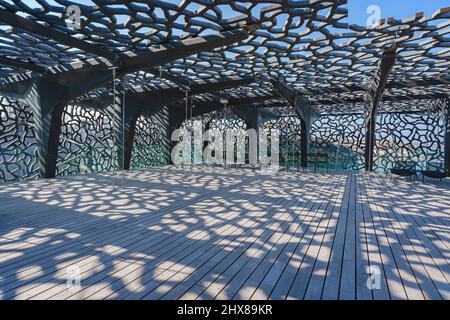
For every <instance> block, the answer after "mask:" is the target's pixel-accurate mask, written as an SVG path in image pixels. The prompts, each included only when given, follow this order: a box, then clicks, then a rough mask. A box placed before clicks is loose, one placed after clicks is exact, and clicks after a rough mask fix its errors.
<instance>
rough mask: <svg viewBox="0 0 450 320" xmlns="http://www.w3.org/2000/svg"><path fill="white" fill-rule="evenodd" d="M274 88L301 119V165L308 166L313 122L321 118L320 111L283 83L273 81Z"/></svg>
mask: <svg viewBox="0 0 450 320" xmlns="http://www.w3.org/2000/svg"><path fill="white" fill-rule="evenodd" d="M273 85H274V87H275V88H276V89H277V90H278V91H279V92H280V94H281V95H282V96H283V97H284V98H285V99H286V100H287V101H288V102H289V104H290V105H291V106H292V107H293V108H294V111H295V112H296V114H297V115H298V117H299V118H300V164H301V166H302V167H304V168H306V167H307V166H308V144H309V137H310V128H311V122H312V121H314V119H317V118H318V117H320V113H319V111H318V110H317V109H316V108H315V107H313V106H312V105H311V104H310V103H309V101H308V100H307V99H306V98H305V97H303V96H302V95H300V94H298V92H297V91H296V90H294V89H292V88H290V87H289V86H287V85H286V84H285V83H283V82H281V81H273Z"/></svg>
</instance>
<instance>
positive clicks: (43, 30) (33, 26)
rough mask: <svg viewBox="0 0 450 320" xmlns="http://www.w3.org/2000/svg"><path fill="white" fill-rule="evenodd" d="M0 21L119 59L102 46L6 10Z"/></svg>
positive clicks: (0, 12)
mask: <svg viewBox="0 0 450 320" xmlns="http://www.w3.org/2000/svg"><path fill="white" fill-rule="evenodd" d="M0 21H1V22H3V23H4V24H7V25H10V26H12V27H14V28H16V29H19V30H24V31H26V32H27V33H31V34H35V35H39V36H41V37H45V38H48V39H53V40H55V41H58V42H60V43H62V44H64V45H66V46H68V47H71V48H78V49H81V50H83V51H86V52H89V53H93V54H95V55H97V56H100V57H104V58H106V59H108V60H110V61H116V60H117V59H118V55H117V54H115V53H113V52H111V51H109V50H106V49H103V48H102V47H100V46H96V45H93V44H90V43H89V42H86V41H83V40H80V39H77V38H75V37H72V36H70V35H68V34H66V33H63V32H60V31H58V30H56V29H54V28H51V27H47V26H45V25H42V24H39V23H37V22H34V21H31V20H29V19H26V18H23V17H21V16H19V15H16V14H13V13H10V12H8V11H7V10H5V9H0Z"/></svg>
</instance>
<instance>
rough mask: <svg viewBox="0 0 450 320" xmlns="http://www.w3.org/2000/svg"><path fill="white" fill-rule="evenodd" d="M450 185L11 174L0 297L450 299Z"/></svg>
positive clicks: (199, 175) (1, 194) (292, 176)
mask: <svg viewBox="0 0 450 320" xmlns="http://www.w3.org/2000/svg"><path fill="white" fill-rule="evenodd" d="M117 178H118V179H117V180H116V182H115V184H116V185H119V186H120V185H121V181H120V174H118V175H117ZM430 192H433V196H432V197H434V198H432V202H430V200H428V199H429V198H430V194H429V193H430ZM449 193H450V191H449V185H448V183H447V182H443V183H434V182H432V183H429V184H425V185H422V184H420V183H415V182H413V183H411V182H405V181H393V182H388V181H386V180H385V179H384V178H383V177H380V176H377V175H373V176H367V175H358V174H356V173H351V172H336V173H331V172H330V173H329V174H326V173H323V172H319V173H317V174H313V173H303V172H295V173H294V172H290V173H285V172H282V173H279V174H278V175H276V176H264V175H259V174H258V172H255V171H252V170H250V169H229V170H227V171H224V170H222V169H220V168H211V167H202V168H194V169H193V171H192V174H191V175H190V176H189V177H186V176H185V175H184V173H183V171H182V170H179V169H176V168H167V169H152V170H143V171H130V172H127V173H126V174H125V179H124V188H121V187H119V188H116V189H113V182H112V179H111V177H110V176H106V175H95V176H77V177H69V178H64V179H53V180H38V181H33V182H28V183H22V184H12V185H3V186H1V187H0V201H1V202H2V204H3V205H2V207H1V208H0V298H2V299H14V298H15V299H180V298H183V299H189V298H190V299H194V298H199V299H232V298H235V299H252V298H258V299H266V298H271V299H356V298H358V299H384V298H393V299H395V298H400V299H407V298H409V299H415V298H417V299H423V298H446V299H448V298H449V283H448V279H449V272H448V258H449V252H448V244H449V241H448V234H449V233H448V231H449V230H448V228H449V221H448V214H449V213H450V211H449V210H450V203H449V200H448V199H449V195H450V194H449ZM368 266H378V267H379V268H380V270H381V287H380V288H379V289H376V290H369V289H368V288H367V278H368V276H369V275H368V273H367V270H366V269H367V267H368ZM78 271H79V273H80V274H81V283H80V284H81V288H79V289H77V288H74V287H67V278H68V277H73V276H74V272H75V274H76V272H78Z"/></svg>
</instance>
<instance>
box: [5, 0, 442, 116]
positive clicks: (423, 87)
mask: <svg viewBox="0 0 450 320" xmlns="http://www.w3.org/2000/svg"><path fill="white" fill-rule="evenodd" d="M70 5H78V6H79V7H80V9H81V28H80V29H74V28H69V27H68V26H67V24H66V21H65V18H66V10H67V7H68V6H70ZM0 9H1V11H2V12H1V16H0V60H1V61H0V76H1V77H3V80H2V81H3V83H5V82H10V81H17V80H23V79H24V78H26V77H33V76H35V73H26V70H25V69H27V66H32V67H33V68H29V69H36V68H34V67H38V68H41V67H42V68H53V69H52V70H51V72H59V70H60V68H55V66H67V65H70V64H72V63H73V62H74V61H82V62H86V61H88V59H97V60H98V59H99V58H100V57H99V56H98V55H96V54H95V53H92V52H88V51H86V50H83V49H82V48H79V47H75V46H70V45H67V44H64V43H62V42H61V41H58V40H55V38H54V37H52V35H48V36H46V35H45V34H38V33H37V34H36V33H34V34H33V33H30V32H28V31H27V30H26V29H24V28H21V26H20V25H16V26H11V24H10V23H8V22H7V21H8V20H7V17H6V18H5V14H6V15H7V14H8V13H9V14H14V15H15V16H16V17H22V18H26V19H27V20H29V21H32V22H36V23H38V24H40V25H42V26H45V27H48V28H51V29H52V30H56V31H59V32H60V33H64V34H66V35H67V36H69V37H73V38H76V39H78V40H82V41H84V42H86V43H89V44H91V45H95V46H96V47H97V48H98V49H99V50H102V52H109V54H110V55H112V56H114V55H117V56H122V55H124V56H125V55H130V54H131V53H132V54H139V53H141V52H147V51H149V50H156V49H158V48H160V47H161V46H164V45H167V44H176V43H178V42H180V41H182V40H186V39H191V38H195V37H201V36H207V35H211V34H217V33H219V32H224V31H229V30H237V29H240V28H244V27H247V28H249V29H248V30H249V31H248V37H247V38H246V39H245V40H243V41H241V42H235V43H233V44H231V45H227V46H225V47H221V48H218V49H214V50H209V51H203V52H199V53H195V54H193V55H190V56H188V57H185V58H182V59H176V60H174V61H171V62H169V63H164V64H162V65H160V66H159V67H158V69H157V70H145V71H138V72H132V73H129V74H127V77H126V83H127V85H128V86H129V87H135V88H146V89H145V90H147V89H149V90H155V89H157V88H161V87H166V86H169V87H170V86H172V85H174V82H176V81H175V80H174V79H179V80H180V82H181V83H184V84H188V85H191V84H195V83H204V82H208V81H212V80H214V81H219V80H222V79H224V78H227V77H235V76H240V77H252V78H253V79H254V81H253V83H251V84H250V85H244V86H240V87H236V88H232V89H227V90H223V91H221V92H220V95H227V96H233V97H237V96H243V95H244V96H245V95H248V94H251V95H265V94H266V95H267V96H268V97H271V98H270V99H269V98H268V100H267V102H266V103H265V104H264V105H262V107H270V106H273V107H280V106H281V107H282V106H283V105H285V104H286V102H285V100H284V99H280V98H276V99H274V98H273V90H274V89H273V85H272V83H271V80H273V79H275V80H282V81H283V82H285V83H286V84H287V85H289V86H290V87H291V88H293V89H295V90H297V92H299V93H300V94H301V95H303V96H305V97H307V98H308V99H309V101H310V103H311V104H312V105H316V106H317V107H318V109H320V110H321V111H322V112H325V113H345V112H362V110H363V109H364V108H363V103H364V95H365V94H366V92H367V90H368V88H369V86H370V84H371V83H372V81H373V78H374V74H375V72H376V70H377V67H378V63H379V61H380V59H381V57H382V56H383V53H384V52H385V50H387V49H389V48H392V47H393V46H395V47H396V48H397V58H396V62H395V65H394V67H393V69H392V72H391V74H390V76H389V79H388V81H387V84H386V92H385V94H384V97H383V99H384V100H386V101H387V102H389V105H390V106H391V109H394V110H395V107H392V106H393V105H402V107H399V110H401V111H404V110H407V111H408V107H406V108H405V106H404V105H405V102H402V103H394V102H396V101H403V100H408V99H419V100H422V101H426V99H438V98H442V97H445V96H446V95H447V93H448V90H449V88H450V85H449V84H450V76H449V74H450V73H449V69H450V40H449V39H450V37H449V33H450V8H444V9H441V10H438V11H436V12H435V13H434V14H433V15H431V16H429V17H425V16H423V15H422V14H417V15H416V16H414V17H411V18H407V19H403V20H396V19H394V18H389V19H387V20H385V21H381V22H380V24H379V26H377V27H375V28H373V29H369V28H366V27H362V26H357V25H349V24H348V23H347V4H346V1H345V0H336V1H329V0H307V1H293V0H271V1H264V2H262V1H227V0H222V1H214V0H197V1H189V0H185V1H172V0H170V1H159V0H155V1H143V0H142V1H107V0H89V1H66V0H51V1H50V0H47V1H45V0H35V1H19V0H8V1H5V0H0ZM101 58H105V57H101ZM100 63H104V62H102V61H100ZM17 75H20V77H18V76H17ZM175 84H176V83H175ZM178 84H179V83H178ZM110 91H111V85H105V86H104V87H101V88H93V91H92V92H91V93H95V94H96V95H99V94H100V95H102V94H108V93H110ZM82 99H84V98H83V97H82ZM391 109H390V110H391Z"/></svg>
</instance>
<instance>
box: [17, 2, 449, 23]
mask: <svg viewBox="0 0 450 320" xmlns="http://www.w3.org/2000/svg"><path fill="white" fill-rule="evenodd" d="M72 1H73V2H75V3H79V4H86V5H92V4H93V2H92V1H90V0H72ZM166 1H167V2H170V3H176V4H178V3H179V2H180V1H181V0H166ZM47 2H48V3H50V4H52V5H58V4H57V3H56V2H54V1H53V0H47ZM24 3H25V4H27V5H29V6H30V7H35V6H39V5H38V3H37V1H36V0H25V1H24ZM370 5H378V6H379V7H380V9H381V17H382V18H388V17H391V16H392V17H394V18H397V19H402V18H407V17H411V16H413V15H414V14H415V13H416V12H420V11H423V12H424V13H425V15H431V14H432V13H434V12H435V11H436V10H437V9H439V8H444V7H450V0H348V11H349V19H348V22H349V23H356V24H359V25H365V24H366V21H367V18H368V14H367V8H368V7H369V6H370ZM261 6H264V5H261ZM195 7H196V5H192V6H191V8H190V9H195ZM221 8H222V9H225V12H224V16H227V12H226V11H228V10H227V9H226V6H223V7H222V6H221ZM230 13H231V15H234V14H233V13H232V12H231V10H230V12H229V13H228V14H230Z"/></svg>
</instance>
